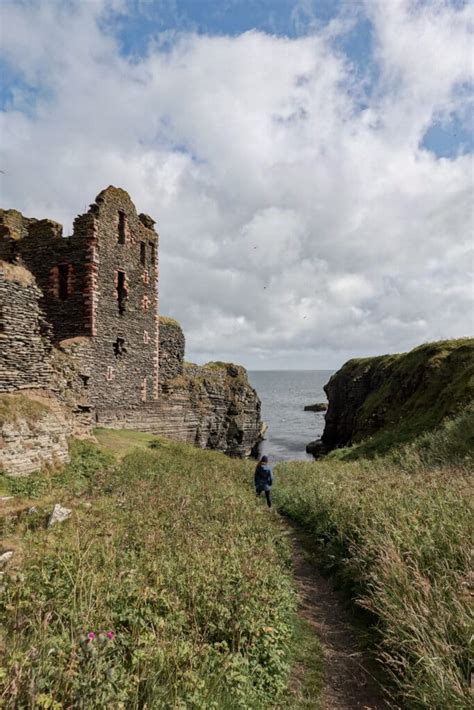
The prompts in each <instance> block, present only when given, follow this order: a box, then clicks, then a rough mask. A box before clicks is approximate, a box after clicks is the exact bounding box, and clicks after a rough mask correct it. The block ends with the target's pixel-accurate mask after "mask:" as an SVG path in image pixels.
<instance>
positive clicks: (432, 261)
mask: <svg viewBox="0 0 474 710" xmlns="http://www.w3.org/2000/svg"><path fill="white" fill-rule="evenodd" d="M0 19H1V21H2V22H1V26H0V80H1V84H0V167H1V169H2V170H3V173H2V174H0V180H1V182H0V189H1V198H2V200H1V201H2V206H6V207H14V208H16V209H20V210H21V211H23V212H24V213H25V214H27V215H28V216H37V217H51V218H53V219H57V220H58V221H60V222H62V223H64V225H65V232H67V233H69V232H70V230H71V225H72V222H73V219H74V216H75V215H76V214H77V213H78V212H82V211H83V210H84V209H85V208H86V207H87V205H88V203H89V202H90V201H91V200H92V199H93V198H94V196H95V195H96V194H97V193H98V192H99V191H100V190H101V189H103V188H104V187H106V186H107V185H108V184H115V185H120V186H122V187H124V188H125V189H127V190H128V191H129V192H130V194H131V196H132V198H133V199H134V201H135V202H136V204H137V207H138V209H139V211H144V212H148V213H149V214H151V215H152V216H153V217H154V218H155V219H156V221H157V226H158V230H159V232H160V235H161V242H160V258H161V277H160V300H161V307H162V310H163V312H164V313H167V314H168V315H170V316H173V317H176V318H177V319H178V320H180V321H181V322H182V324H183V326H184V329H185V332H186V335H187V349H188V350H187V352H188V358H189V359H192V360H195V361H198V362H203V361H205V360H210V359H214V360H215V359H219V360H224V359H231V360H237V361H239V362H242V363H243V364H245V365H247V366H248V367H253V368H261V369H265V368H276V369H278V368H286V367H291V368H312V367H321V368H326V367H328V368H332V367H337V366H338V365H339V364H341V363H342V362H343V361H344V360H345V359H347V358H348V357H351V356H359V355H369V354H375V353H380V352H390V351H392V352H393V351H400V350H406V349H409V348H411V347H413V346H414V345H416V344H418V343H420V342H423V341H427V340H435V339H440V338H444V337H456V336H463V335H467V334H469V333H470V332H472V328H473V325H474V322H473V318H472V303H473V293H472V272H471V271H470V270H469V265H470V264H472V232H473V226H474V221H473V212H472V192H473V180H472V174H473V163H472V150H473V126H472V124H473V92H472V81H473V76H472V24H473V19H474V18H473V5H472V4H468V3H467V2H465V0H351V1H350V2H343V0H219V1H216V0H212V1H211V0H155V1H152V0H21V1H20V0H2V2H1V3H0ZM7 29H8V31H7ZM183 284H185V287H183Z"/></svg>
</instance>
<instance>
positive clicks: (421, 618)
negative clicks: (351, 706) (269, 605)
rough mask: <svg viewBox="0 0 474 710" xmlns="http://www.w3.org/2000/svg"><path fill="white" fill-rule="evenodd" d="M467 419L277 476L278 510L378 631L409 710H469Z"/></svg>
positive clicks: (380, 649) (376, 641) (468, 415)
mask: <svg viewBox="0 0 474 710" xmlns="http://www.w3.org/2000/svg"><path fill="white" fill-rule="evenodd" d="M473 429H474V424H473V409H472V407H470V408H467V409H466V410H465V411H463V412H462V413H461V414H460V415H459V416H458V417H456V418H454V419H452V420H450V421H448V422H446V423H445V424H444V426H442V427H441V428H440V429H438V430H437V431H435V432H432V433H431V434H423V435H422V436H421V437H419V438H418V439H417V440H416V441H414V442H412V443H411V444H409V445H406V446H404V447H400V448H398V449H397V450H394V451H392V452H391V454H390V455H389V456H385V457H376V458H374V459H373V460H367V459H360V460H358V461H354V462H350V463H347V462H338V461H337V460H335V459H332V460H331V459H326V460H323V461H322V462H321V463H319V462H318V463H288V464H281V465H280V466H279V467H278V471H277V474H278V477H277V480H278V482H279V486H277V488H276V491H275V493H276V500H277V504H278V505H279V507H280V509H281V510H282V511H283V512H284V513H286V514H287V515H289V516H290V517H291V518H293V519H294V520H296V521H297V522H299V523H300V524H301V525H302V526H303V527H304V528H305V529H306V530H307V531H309V532H310V533H311V535H312V536H313V538H314V539H315V540H316V541H317V542H318V544H319V549H320V551H321V556H322V562H323V564H324V566H325V567H326V569H327V570H328V572H331V573H333V574H334V575H335V576H336V578H337V580H338V582H339V584H340V585H341V586H342V587H344V588H345V589H346V591H347V592H348V593H349V594H350V596H351V597H352V598H353V599H354V600H355V601H356V603H357V604H358V605H359V606H360V607H361V608H363V609H364V610H366V611H367V612H368V613H369V615H370V618H371V620H372V622H373V626H372V632H373V634H372V641H373V647H374V649H375V652H376V653H377V655H378V657H379V659H380V660H381V661H382V663H383V665H384V667H385V669H386V671H387V672H388V674H389V675H390V677H391V679H392V681H393V684H394V686H395V688H396V690H397V692H398V694H399V698H400V702H401V705H402V707H404V708H425V709H428V708H430V710H445V709H446V708H450V710H451V709H452V710H456V709H458V710H461V709H464V708H468V707H470V706H471V705H470V704H471V702H472V696H471V693H470V691H469V679H470V673H471V665H470V661H469V643H470V638H471V636H472V615H471V604H470V595H469V589H470V585H472V572H471V560H470V548H471V542H472V539H473V533H474V525H473V519H474V518H473V509H472V500H471V490H472V470H473V469H472V454H473V449H472V433H473Z"/></svg>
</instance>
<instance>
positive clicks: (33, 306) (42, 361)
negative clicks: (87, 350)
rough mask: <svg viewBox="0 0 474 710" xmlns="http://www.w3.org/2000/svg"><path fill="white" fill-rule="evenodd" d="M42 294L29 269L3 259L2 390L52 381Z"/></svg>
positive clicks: (0, 281)
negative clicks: (41, 303) (40, 304)
mask: <svg viewBox="0 0 474 710" xmlns="http://www.w3.org/2000/svg"><path fill="white" fill-rule="evenodd" d="M40 296H41V292H40V291H39V289H38V288H37V287H36V285H35V282H34V279H33V277H32V276H31V274H30V273H29V272H28V271H27V270H26V269H24V268H22V267H20V266H13V265H11V264H7V263H5V262H0V392H9V391H13V390H17V389H25V388H40V387H43V388H45V387H48V386H49V385H50V382H51V373H52V370H51V362H50V358H49V353H50V350H51V344H50V342H49V340H48V337H47V336H48V334H49V330H48V326H47V324H46V322H45V320H44V317H43V313H42V311H41V309H40V307H39V305H38V300H39V298H40Z"/></svg>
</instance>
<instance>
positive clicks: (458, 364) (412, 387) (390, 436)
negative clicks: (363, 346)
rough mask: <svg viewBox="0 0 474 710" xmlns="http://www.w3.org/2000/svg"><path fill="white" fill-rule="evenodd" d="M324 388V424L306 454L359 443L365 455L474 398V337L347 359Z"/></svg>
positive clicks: (404, 437)
mask: <svg viewBox="0 0 474 710" xmlns="http://www.w3.org/2000/svg"><path fill="white" fill-rule="evenodd" d="M324 390H325V392H326V394H327V397H328V400H329V406H328V410H327V413H326V424H325V428H324V432H323V435H322V437H321V439H320V440H318V441H315V442H312V443H311V444H309V445H308V449H307V450H308V451H309V452H310V453H313V454H314V455H323V454H326V453H328V452H330V451H332V450H333V449H337V448H341V447H346V446H351V445H354V444H359V443H360V442H362V441H364V442H366V443H364V447H365V448H364V453H365V454H370V453H371V452H372V453H375V452H381V451H383V450H387V449H388V448H390V446H392V445H394V444H397V443H402V442H405V441H410V440H411V439H413V438H414V437H415V436H417V435H418V434H421V433H422V432H424V431H429V430H431V429H434V428H435V427H436V426H438V425H439V424H440V423H441V421H442V420H443V419H444V418H445V417H448V416H450V415H453V414H455V413H456V412H457V411H459V409H461V408H462V407H463V406H465V405H467V404H468V403H469V402H472V401H473V400H474V339H468V338H464V339H458V340H445V341H439V342H434V343H426V344H424V345H421V346H419V347H417V348H415V349H414V350H411V351H410V352H408V353H402V354H397V355H382V356H379V357H370V358H361V359H353V360H349V361H348V362H346V363H345V364H344V365H343V366H342V367H341V369H340V370H338V371H337V372H336V373H335V374H334V375H333V376H332V377H331V379H330V380H329V382H328V383H327V385H326V386H325V388H324ZM366 440H367V441H366Z"/></svg>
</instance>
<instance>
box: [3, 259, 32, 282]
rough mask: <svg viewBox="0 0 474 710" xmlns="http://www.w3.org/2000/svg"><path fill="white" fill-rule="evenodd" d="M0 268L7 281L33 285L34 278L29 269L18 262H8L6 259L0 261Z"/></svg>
mask: <svg viewBox="0 0 474 710" xmlns="http://www.w3.org/2000/svg"><path fill="white" fill-rule="evenodd" d="M0 269H1V270H2V272H3V275H4V277H5V279H6V280H7V281H14V282H15V283H17V284H19V285H20V286H32V285H35V283H36V282H35V278H34V276H33V274H32V273H31V271H28V269H25V267H24V266H21V265H19V264H10V263H9V262H7V261H0Z"/></svg>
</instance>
